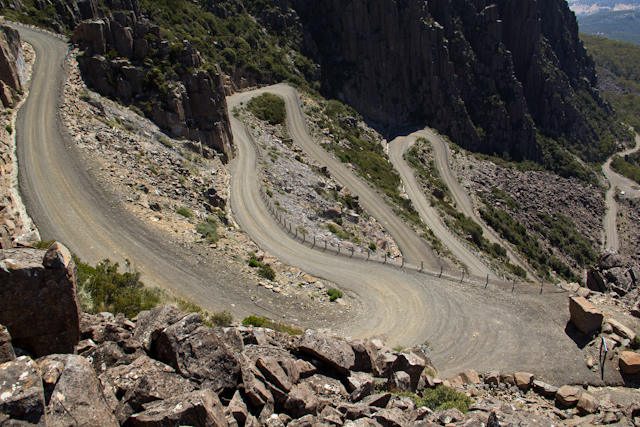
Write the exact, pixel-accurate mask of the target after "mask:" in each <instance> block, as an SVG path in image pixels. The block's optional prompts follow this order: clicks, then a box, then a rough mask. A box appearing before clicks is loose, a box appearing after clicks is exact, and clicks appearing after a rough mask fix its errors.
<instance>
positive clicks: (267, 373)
mask: <svg viewBox="0 0 640 427" xmlns="http://www.w3.org/2000/svg"><path fill="white" fill-rule="evenodd" d="M256 367H257V368H258V369H260V372H262V374H263V375H264V377H265V378H266V379H267V381H269V382H271V383H272V384H273V385H275V386H276V387H278V388H279V389H281V390H283V391H285V392H287V393H288V392H289V390H291V387H293V384H291V381H289V377H288V376H287V373H286V372H285V371H284V369H282V367H281V366H280V365H279V364H278V359H276V358H275V357H259V358H258V360H257V361H256Z"/></svg>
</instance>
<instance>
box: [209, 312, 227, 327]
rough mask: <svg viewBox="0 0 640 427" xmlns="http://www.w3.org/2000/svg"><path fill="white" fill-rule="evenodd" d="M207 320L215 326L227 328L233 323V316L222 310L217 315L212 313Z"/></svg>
mask: <svg viewBox="0 0 640 427" xmlns="http://www.w3.org/2000/svg"><path fill="white" fill-rule="evenodd" d="M209 320H210V321H211V323H212V324H213V325H215V326H229V325H230V324H231V323H233V314H231V312H230V311H228V310H223V311H220V312H217V313H213V314H212V315H211V316H210V317H209Z"/></svg>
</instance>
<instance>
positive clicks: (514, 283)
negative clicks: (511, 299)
mask: <svg viewBox="0 0 640 427" xmlns="http://www.w3.org/2000/svg"><path fill="white" fill-rule="evenodd" d="M515 288H516V276H513V286H511V293H513V290H514V289H515Z"/></svg>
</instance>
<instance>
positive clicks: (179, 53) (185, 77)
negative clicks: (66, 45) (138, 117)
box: [72, 7, 232, 154]
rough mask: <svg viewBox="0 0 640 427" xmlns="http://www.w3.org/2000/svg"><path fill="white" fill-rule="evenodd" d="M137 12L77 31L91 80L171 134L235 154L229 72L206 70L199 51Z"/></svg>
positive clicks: (85, 24) (84, 68)
mask: <svg viewBox="0 0 640 427" xmlns="http://www.w3.org/2000/svg"><path fill="white" fill-rule="evenodd" d="M132 8H133V9H134V10H133V11H123V12H117V13H115V14H114V15H113V17H111V18H109V19H106V18H105V19H97V20H91V21H85V22H83V23H81V24H80V25H78V27H77V28H76V30H75V32H74V34H73V36H72V41H73V42H74V43H76V44H78V45H79V46H80V48H81V50H82V52H81V54H80V55H78V57H77V59H78V63H79V65H80V68H81V70H82V72H83V74H84V77H85V79H86V81H87V82H88V83H89V84H90V85H91V86H93V87H94V88H95V90H96V91H98V92H99V93H100V94H102V95H110V96H117V97H119V98H120V99H122V100H123V101H124V102H125V103H127V104H130V103H133V104H135V105H137V106H139V107H140V108H141V109H142V110H144V113H145V115H147V116H148V117H149V118H151V119H152V120H153V121H154V122H155V123H156V124H157V125H158V126H160V127H161V128H163V129H165V130H166V131H167V132H170V133H171V134H173V135H175V136H182V137H184V138H186V139H190V140H195V141H199V142H201V143H202V144H204V145H206V146H209V147H212V148H214V149H216V150H218V151H219V152H224V153H227V154H230V153H231V150H232V135H231V129H230V126H229V118H228V115H227V111H226V106H225V92H224V74H222V72H221V71H220V69H219V68H218V67H215V66H212V67H208V68H207V69H206V70H205V69H203V65H204V61H203V59H202V56H201V55H200V53H199V52H198V51H197V49H195V48H194V47H193V46H192V45H191V44H190V43H188V42H187V41H184V42H183V43H171V42H169V41H167V40H166V39H164V38H163V37H162V36H161V34H160V28H159V27H158V26H156V25H153V24H152V23H151V22H149V21H148V20H147V19H145V18H144V17H139V16H138V14H137V13H136V11H135V9H136V7H132Z"/></svg>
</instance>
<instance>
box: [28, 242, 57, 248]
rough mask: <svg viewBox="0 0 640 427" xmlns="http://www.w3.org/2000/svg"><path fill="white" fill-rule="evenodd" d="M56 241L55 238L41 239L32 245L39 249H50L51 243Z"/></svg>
mask: <svg viewBox="0 0 640 427" xmlns="http://www.w3.org/2000/svg"><path fill="white" fill-rule="evenodd" d="M54 243H55V240H39V241H37V242H35V243H32V244H31V245H32V246H33V247H34V248H37V249H49V247H50V246H51V245H53V244H54Z"/></svg>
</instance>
